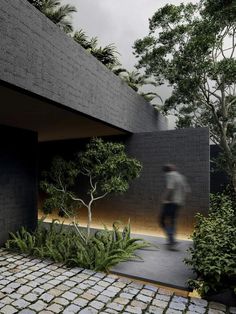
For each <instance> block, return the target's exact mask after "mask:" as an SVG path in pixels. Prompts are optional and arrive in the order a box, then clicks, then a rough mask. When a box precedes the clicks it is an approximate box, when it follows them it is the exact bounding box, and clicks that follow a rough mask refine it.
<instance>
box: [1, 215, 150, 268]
mask: <svg viewBox="0 0 236 314" xmlns="http://www.w3.org/2000/svg"><path fill="white" fill-rule="evenodd" d="M120 227H121V223H119V222H116V223H114V224H113V230H112V231H109V230H108V229H107V228H105V229H104V230H101V231H97V232H96V233H95V235H94V236H92V237H91V238H90V239H89V241H88V242H85V241H83V239H82V238H81V237H80V236H79V235H78V234H77V233H76V232H75V231H74V229H71V228H70V229H68V228H67V229H66V230H65V227H64V226H63V224H61V225H60V224H58V223H56V221H55V220H54V221H53V222H52V224H51V225H50V228H49V229H47V228H45V227H44V226H43V225H42V223H41V222H40V223H39V226H38V228H37V229H36V231H35V232H34V233H30V232H28V231H26V229H25V228H23V227H22V228H21V229H20V231H18V232H16V234H13V233H11V234H10V236H11V239H10V240H8V241H7V243H6V248H7V249H9V250H17V251H20V252H22V253H27V254H29V255H34V256H36V257H40V258H50V259H52V260H53V261H55V262H61V263H65V264H66V265H68V266H79V267H84V268H89V269H93V270H96V271H109V269H110V268H111V267H112V266H114V265H115V264H117V263H119V262H121V261H127V260H130V259H136V258H139V257H138V256H137V255H136V254H135V251H136V250H138V249H141V248H145V247H148V246H150V244H149V243H147V242H145V241H143V240H142V239H137V238H131V236H130V224H129V223H128V224H127V225H126V226H124V227H123V229H122V230H120ZM81 232H82V231H81Z"/></svg>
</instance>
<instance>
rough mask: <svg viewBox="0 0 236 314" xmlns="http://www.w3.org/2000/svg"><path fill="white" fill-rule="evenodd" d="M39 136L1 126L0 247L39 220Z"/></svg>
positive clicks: (32, 226) (33, 225)
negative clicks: (18, 231) (37, 165)
mask: <svg viewBox="0 0 236 314" xmlns="http://www.w3.org/2000/svg"><path fill="white" fill-rule="evenodd" d="M36 156H37V135H36V133H33V132H29V131H24V130H19V129H15V128H9V127H5V126H0V187H1V188H0V245H2V244H3V243H4V242H5V241H6V239H7V238H8V233H9V232H14V231H16V230H17V229H19V228H20V226H26V227H28V228H30V229H32V228H34V227H35V224H36V218H37V180H36V172H37V167H36V164H37V163H36Z"/></svg>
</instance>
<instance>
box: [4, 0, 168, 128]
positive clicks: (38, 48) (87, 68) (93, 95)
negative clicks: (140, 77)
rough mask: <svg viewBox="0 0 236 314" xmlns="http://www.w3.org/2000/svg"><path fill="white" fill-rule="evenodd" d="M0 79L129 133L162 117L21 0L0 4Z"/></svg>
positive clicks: (155, 125)
mask: <svg viewBox="0 0 236 314" xmlns="http://www.w3.org/2000/svg"><path fill="white" fill-rule="evenodd" d="M0 28H1V32H0V42H1V50H0V80H2V81H4V82H7V83H10V84H12V85H13V86H17V87H20V88H22V89H24V90H26V91H28V92H32V93H33V94H36V95H38V96H41V97H43V98H45V99H47V100H50V101H53V102H54V103H56V104H60V105H62V106H65V107H66V108H68V109H74V110H76V111H79V112H81V113H84V114H86V115H88V116H90V117H93V118H96V119H98V120H100V121H105V122H107V123H109V124H111V125H113V126H116V127H119V128H120V129H123V130H126V131H128V132H146V131H155V130H159V129H166V120H165V118H164V117H162V116H161V115H160V114H158V112H157V111H155V110H154V109H153V108H152V106H150V105H149V104H148V103H147V102H146V101H145V100H144V99H143V98H142V97H141V96H139V95H138V94H137V93H135V92H134V91H133V90H132V89H131V88H130V87H128V86H127V84H126V83H124V82H122V81H121V79H120V78H118V77H117V76H116V75H114V74H113V73H112V72H110V71H109V70H108V69H107V68H106V67H105V66H104V65H103V64H101V62H99V61H98V60H97V59H95V58H94V57H93V56H92V55H91V54H90V53H88V52H86V51H85V50H84V49H83V48H82V47H81V46H80V45H79V44H77V43H76V42H74V41H73V40H72V39H71V38H70V37H69V36H67V35H66V34H65V33H64V32H63V31H62V30H60V29H59V27H58V26H56V25H55V24H53V23H52V22H51V21H50V20H49V19H48V18H46V17H45V16H44V15H43V14H42V13H41V12H39V11H38V10H37V9H36V8H35V7H33V6H32V5H31V4H29V3H28V2H27V1H26V0H1V3H0Z"/></svg>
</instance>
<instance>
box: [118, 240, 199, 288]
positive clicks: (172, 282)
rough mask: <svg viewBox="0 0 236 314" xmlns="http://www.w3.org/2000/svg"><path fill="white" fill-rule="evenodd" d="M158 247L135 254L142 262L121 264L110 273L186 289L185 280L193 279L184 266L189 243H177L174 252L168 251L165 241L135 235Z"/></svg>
mask: <svg viewBox="0 0 236 314" xmlns="http://www.w3.org/2000/svg"><path fill="white" fill-rule="evenodd" d="M135 236H136V237H138V238H140V237H141V238H143V239H145V240H146V241H149V242H150V243H152V244H154V245H155V246H158V249H155V248H150V249H149V248H148V249H143V250H138V251H137V254H138V255H139V256H140V257H142V259H143V261H140V262H139V261H128V262H122V263H119V264H118V265H116V266H115V267H113V268H112V272H114V273H116V274H120V275H126V276H130V277H133V278H136V279H140V280H148V281H151V282H156V283H159V284H162V285H167V286H172V287H175V288H179V289H186V288H187V280H188V279H189V278H194V274H193V273H192V271H191V270H190V269H189V268H188V267H187V266H186V265H185V264H184V262H183V259H184V258H185V257H186V256H187V253H186V250H187V248H188V247H189V246H190V245H191V241H184V240H181V241H179V244H178V245H177V246H176V249H175V250H169V248H168V246H167V245H166V239H164V238H158V237H150V236H143V235H141V236H140V235H135Z"/></svg>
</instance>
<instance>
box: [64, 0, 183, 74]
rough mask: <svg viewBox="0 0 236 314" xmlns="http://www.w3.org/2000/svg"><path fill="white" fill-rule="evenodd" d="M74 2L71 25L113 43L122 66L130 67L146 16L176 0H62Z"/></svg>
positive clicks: (144, 27) (147, 17) (102, 41)
mask: <svg viewBox="0 0 236 314" xmlns="http://www.w3.org/2000/svg"><path fill="white" fill-rule="evenodd" d="M62 2H63V3H69V4H71V5H74V6H75V7H76V8H77V10H78V12H77V13H75V14H73V22H74V27H75V29H81V28H82V29H83V30H84V31H85V32H86V34H87V35H89V36H90V37H96V36H97V37H98V39H99V43H100V44H101V45H102V46H104V45H108V44H110V43H114V44H115V45H116V46H117V49H118V51H119V52H120V54H121V56H120V60H121V62H122V64H123V66H124V67H125V68H127V69H128V70H132V69H133V66H134V64H135V58H134V56H133V55H132V46H133V43H134V41H135V40H136V39H138V38H142V37H143V36H145V35H147V34H148V19H149V18H150V17H151V16H152V15H153V14H154V13H155V11H157V10H158V9H159V8H160V7H162V6H163V5H165V4H167V3H171V4H179V3H181V2H183V0H182V1H179V0H169V1H166V0H63V1H62Z"/></svg>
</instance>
